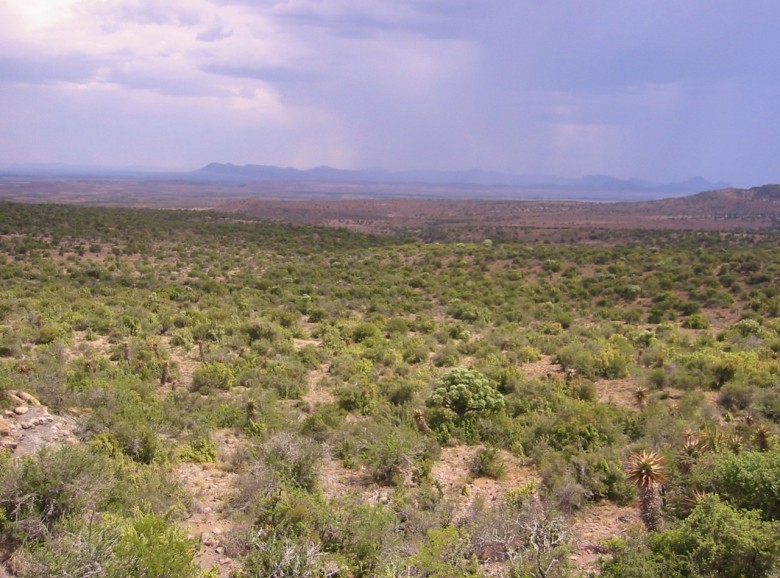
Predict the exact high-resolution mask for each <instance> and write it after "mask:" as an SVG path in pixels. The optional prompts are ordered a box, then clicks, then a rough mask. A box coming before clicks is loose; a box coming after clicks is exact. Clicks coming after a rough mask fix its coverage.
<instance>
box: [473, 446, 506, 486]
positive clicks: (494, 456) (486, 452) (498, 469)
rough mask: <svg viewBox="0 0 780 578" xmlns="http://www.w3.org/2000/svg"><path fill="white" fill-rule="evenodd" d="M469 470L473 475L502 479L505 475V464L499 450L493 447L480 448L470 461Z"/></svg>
mask: <svg viewBox="0 0 780 578" xmlns="http://www.w3.org/2000/svg"><path fill="white" fill-rule="evenodd" d="M471 472H472V473H473V474H474V475H475V476H484V477H487V478H493V479H494V480H503V479H504V478H505V477H506V465H505V464H504V458H503V457H502V456H501V452H500V451H499V450H498V449H496V448H494V447H486V448H480V449H479V450H477V453H476V455H475V456H474V460H473V461H472V463H471Z"/></svg>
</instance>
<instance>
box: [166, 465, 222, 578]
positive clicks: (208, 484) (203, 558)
mask: <svg viewBox="0 0 780 578" xmlns="http://www.w3.org/2000/svg"><path fill="white" fill-rule="evenodd" d="M174 473H175V474H176V475H177V476H178V478H179V479H180V480H181V482H182V484H183V486H184V487H185V488H186V489H187V491H189V492H190V494H192V496H193V498H194V500H195V507H194V511H193V513H192V515H191V516H190V517H189V518H188V519H187V520H185V521H184V522H182V525H183V526H184V528H185V529H186V530H187V532H188V533H189V535H190V536H191V537H193V538H194V539H196V540H198V541H199V544H200V548H199V551H198V554H197V560H198V563H199V564H200V567H201V568H203V569H204V570H208V569H210V568H212V567H215V566H216V567H218V568H219V575H220V577H221V578H227V577H228V576H230V572H231V571H233V570H235V569H237V568H238V563H237V562H236V561H235V560H233V559H232V558H230V557H228V556H227V555H226V554H225V550H226V546H225V544H224V542H225V537H226V536H227V535H229V532H230V530H231V529H232V523H231V521H230V513H231V511H230V508H229V507H228V500H229V499H230V498H231V496H232V495H233V494H234V492H235V487H236V481H237V474H235V473H232V472H228V471H225V470H224V469H223V468H222V467H221V465H220V464H218V463H215V464H192V463H182V464H177V465H176V466H175V467H174Z"/></svg>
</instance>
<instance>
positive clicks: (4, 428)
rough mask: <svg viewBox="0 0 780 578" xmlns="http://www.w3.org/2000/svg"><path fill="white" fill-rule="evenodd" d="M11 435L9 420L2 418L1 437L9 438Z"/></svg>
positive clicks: (0, 420)
mask: <svg viewBox="0 0 780 578" xmlns="http://www.w3.org/2000/svg"><path fill="white" fill-rule="evenodd" d="M10 433H11V424H10V423H8V420H6V419H4V418H2V417H0V435H4V436H7V435H8V434H10Z"/></svg>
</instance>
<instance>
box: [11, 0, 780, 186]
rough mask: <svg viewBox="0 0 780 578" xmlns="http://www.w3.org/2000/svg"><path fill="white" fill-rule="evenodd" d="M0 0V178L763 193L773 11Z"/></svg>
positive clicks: (773, 134)
mask: <svg viewBox="0 0 780 578" xmlns="http://www.w3.org/2000/svg"><path fill="white" fill-rule="evenodd" d="M757 6H758V5H756V6H751V7H750V8H746V7H745V5H744V3H738V2H736V1H735V0H713V1H711V2H707V3H703V2H689V3H683V4H680V3H675V2H671V1H669V0H658V1H654V2H649V1H643V2H636V3H630V4H628V3H622V2H617V1H616V0H605V1H604V2H601V3H598V4H588V5H585V4H583V3H580V2H575V1H574V0H562V1H560V2H555V3H553V2H548V1H544V0H488V1H487V2H483V3H479V4H474V3H472V2H466V1H465V0H449V1H447V0H403V1H401V2H390V1H389V0H360V1H358V0H332V1H330V2H323V1H315V0H287V1H278V2H277V1H272V0H269V1H267V2H255V1H251V0H188V1H186V2H185V1H184V0H171V1H170V2H166V3H163V4H161V3H156V2H151V1H147V0H115V1H110V2H96V1H95V0H0V111H1V112H2V113H3V114H2V115H0V165H3V166H11V165H40V164H63V165H79V166H88V167H111V168H122V167H130V168H139V167H142V168H145V169H152V168H154V169H156V170H194V169H197V168H199V167H202V166H204V165H207V164H208V163H211V162H224V163H232V164H236V165H244V164H257V165H274V166H280V167H296V168H300V169H307V168H312V167H318V166H331V167H335V168H339V169H351V170H361V169H366V168H370V167H382V168H384V169H387V170H390V171H408V170H439V171H461V170H469V169H474V168H478V169H482V170H485V171H497V172H503V173H511V174H516V175H524V174H544V175H554V176H559V177H565V178H578V177H582V176H584V175H592V174H605V175H610V176H613V177H615V178H619V179H642V180H648V181H654V182H679V181H685V180H688V179H690V178H692V177H697V176H700V177H703V178H705V179H708V180H710V181H726V182H729V183H731V184H732V185H734V186H740V187H748V186H756V185H761V184H766V183H773V182H778V181H780V169H778V166H777V163H776V159H775V151H776V150H778V149H780V133H778V131H776V129H775V127H777V126H778V125H780V107H778V106H777V105H776V104H775V105H772V104H771V103H772V102H775V103H776V102H780V99H779V98H778V96H779V94H778V93H780V80H778V79H780V63H778V61H777V59H776V58H774V53H775V48H776V41H775V35H776V34H775V31H776V30H777V29H778V25H780V5H776V4H762V5H760V7H757Z"/></svg>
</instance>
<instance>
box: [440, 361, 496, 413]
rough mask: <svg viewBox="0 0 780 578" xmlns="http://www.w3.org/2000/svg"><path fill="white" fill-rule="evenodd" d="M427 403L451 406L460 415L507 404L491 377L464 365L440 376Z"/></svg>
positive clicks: (490, 410) (488, 411)
mask: <svg viewBox="0 0 780 578" xmlns="http://www.w3.org/2000/svg"><path fill="white" fill-rule="evenodd" d="M427 404H428V406H429V407H444V408H447V409H450V410H452V411H454V412H455V413H456V414H457V415H458V416H459V417H461V418H463V417H465V416H466V415H468V414H479V413H490V412H493V411H498V410H501V409H504V407H505V406H506V402H505V401H504V396H503V395H501V393H500V392H499V391H498V389H497V388H496V386H495V384H494V383H493V382H492V381H490V379H488V378H487V377H486V376H485V375H484V374H482V373H480V372H478V371H475V370H473V369H467V368H465V367H456V368H455V369H451V370H450V371H448V372H447V373H445V374H444V375H443V376H441V377H440V378H439V380H438V381H437V382H436V385H435V386H434V390H433V394H432V395H431V397H430V398H428V401H427Z"/></svg>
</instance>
